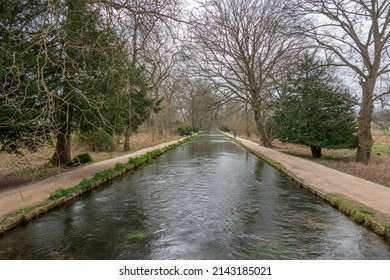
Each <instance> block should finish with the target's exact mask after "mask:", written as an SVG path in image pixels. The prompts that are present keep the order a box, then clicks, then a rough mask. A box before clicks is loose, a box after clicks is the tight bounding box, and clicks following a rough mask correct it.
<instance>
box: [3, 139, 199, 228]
mask: <svg viewBox="0 0 390 280" xmlns="http://www.w3.org/2000/svg"><path fill="white" fill-rule="evenodd" d="M196 136H197V135H193V136H191V137H186V138H183V139H181V140H178V142H176V143H174V144H170V145H168V146H166V147H163V148H161V149H154V150H152V151H149V152H146V153H145V154H142V155H140V156H137V157H134V158H129V160H128V161H127V163H117V164H115V166H114V167H112V168H107V169H104V170H102V171H99V172H96V173H95V174H94V176H93V177H90V178H84V179H83V180H81V181H80V182H79V183H78V184H77V185H74V186H73V187H70V188H65V189H63V188H62V189H58V190H56V191H55V192H53V193H52V194H51V195H50V196H49V197H48V198H47V199H45V200H43V201H42V202H40V203H37V204H33V205H31V206H29V207H25V208H22V209H19V210H16V211H13V212H10V213H7V214H5V215H3V216H2V217H0V234H3V233H6V232H7V231H9V230H11V229H13V228H15V227H16V226H18V225H20V224H24V223H28V222H30V221H32V220H33V219H35V218H38V217H39V216H40V215H42V214H44V213H46V212H48V211H50V210H52V209H55V208H57V207H59V206H61V205H63V204H65V203H67V202H70V201H72V200H74V199H76V198H77V197H80V196H82V195H83V194H84V193H86V192H90V191H92V190H93V189H96V188H98V187H99V186H101V185H103V184H105V183H107V182H109V181H110V180H112V179H114V178H116V177H119V176H121V175H123V174H125V173H127V172H130V171H132V170H134V169H136V168H137V167H139V166H141V165H143V164H146V163H147V162H150V161H152V160H153V159H155V158H157V157H158V156H161V155H162V154H164V153H166V152H168V151H169V150H172V149H174V148H176V147H178V146H180V145H182V144H184V143H186V142H188V141H190V140H192V139H193V138H194V137H196Z"/></svg>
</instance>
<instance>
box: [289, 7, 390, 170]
mask: <svg viewBox="0 0 390 280" xmlns="http://www.w3.org/2000/svg"><path fill="white" fill-rule="evenodd" d="M292 8H293V9H294V11H296V12H301V13H303V14H304V15H305V17H306V19H307V21H306V25H305V27H304V30H303V32H304V34H305V35H306V36H307V37H308V38H310V39H312V40H313V42H314V43H315V45H316V47H317V48H322V49H323V50H324V53H325V55H326V57H327V59H328V61H329V63H330V64H332V65H335V66H340V67H347V68H348V69H350V70H352V71H353V73H354V74H355V75H356V77H357V78H358V79H359V81H360V82H359V83H360V86H361V90H362V95H361V102H360V115H359V130H358V136H359V144H358V149H357V153H356V161H358V162H362V163H365V164H368V163H369V161H370V157H371V148H372V145H373V142H374V141H373V138H372V134H371V121H372V114H373V110H374V102H375V101H376V100H381V99H383V98H384V96H385V95H387V94H388V93H389V92H388V91H386V90H385V91H381V90H380V89H379V88H378V79H379V78H380V77H388V76H389V74H390V1H388V0H353V1H346V0H302V1H301V0H296V1H293V4H292Z"/></svg>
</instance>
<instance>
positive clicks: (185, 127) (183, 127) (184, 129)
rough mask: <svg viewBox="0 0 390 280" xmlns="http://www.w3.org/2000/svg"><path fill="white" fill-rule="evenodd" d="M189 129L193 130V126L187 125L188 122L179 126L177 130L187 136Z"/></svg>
mask: <svg viewBox="0 0 390 280" xmlns="http://www.w3.org/2000/svg"><path fill="white" fill-rule="evenodd" d="M188 131H192V127H191V126H190V125H187V124H182V125H180V126H179V127H178V128H176V132H177V133H178V134H179V135H180V136H186V132H188Z"/></svg>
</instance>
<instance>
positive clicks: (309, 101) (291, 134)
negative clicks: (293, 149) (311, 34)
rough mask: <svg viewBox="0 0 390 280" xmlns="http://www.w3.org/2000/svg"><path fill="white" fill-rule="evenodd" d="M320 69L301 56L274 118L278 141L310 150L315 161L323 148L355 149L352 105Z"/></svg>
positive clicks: (354, 119) (324, 69)
mask: <svg viewBox="0 0 390 280" xmlns="http://www.w3.org/2000/svg"><path fill="white" fill-rule="evenodd" d="M319 65H320V63H319V61H316V60H315V57H314V55H309V54H305V55H304V56H303V58H302V62H301V63H300V64H299V65H298V67H297V69H296V72H295V73H294V74H293V75H290V79H289V80H290V81H289V87H288V94H287V96H286V98H285V99H284V100H282V101H281V102H280V103H279V104H278V108H277V109H276V111H275V116H274V118H273V121H274V123H275V127H276V130H277V136H278V138H279V139H280V140H281V141H285V142H290V143H295V144H301V145H305V146H309V147H310V148H311V152H312V156H313V157H314V158H319V157H321V155H322V154H321V149H322V148H331V149H337V148H352V147H356V145H357V136H356V131H357V126H356V117H355V112H354V108H353V107H354V103H353V102H352V100H351V98H350V96H348V95H347V94H346V93H345V92H343V91H342V90H341V89H340V88H339V87H338V86H336V85H335V81H336V80H335V78H334V77H332V75H331V73H330V71H329V69H328V68H322V67H319Z"/></svg>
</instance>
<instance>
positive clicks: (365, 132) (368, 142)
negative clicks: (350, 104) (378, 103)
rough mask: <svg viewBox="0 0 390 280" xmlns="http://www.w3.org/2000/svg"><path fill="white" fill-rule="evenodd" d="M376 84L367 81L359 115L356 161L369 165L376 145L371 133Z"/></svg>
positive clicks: (364, 85)
mask: <svg viewBox="0 0 390 280" xmlns="http://www.w3.org/2000/svg"><path fill="white" fill-rule="evenodd" d="M374 85H375V82H370V81H366V82H365V83H364V84H363V86H362V88H363V97H362V107H361V109H360V113H359V129H358V137H359V143H358V148H357V151H356V161H357V162H361V163H364V164H368V163H369V162H370V158H371V149H372V145H373V144H374V140H373V139H372V133H371V121H372V114H373V111H374V102H373V98H372V93H373V89H374Z"/></svg>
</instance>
